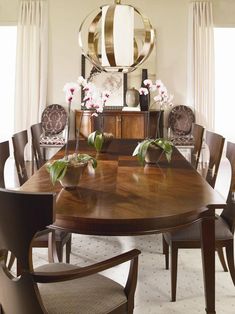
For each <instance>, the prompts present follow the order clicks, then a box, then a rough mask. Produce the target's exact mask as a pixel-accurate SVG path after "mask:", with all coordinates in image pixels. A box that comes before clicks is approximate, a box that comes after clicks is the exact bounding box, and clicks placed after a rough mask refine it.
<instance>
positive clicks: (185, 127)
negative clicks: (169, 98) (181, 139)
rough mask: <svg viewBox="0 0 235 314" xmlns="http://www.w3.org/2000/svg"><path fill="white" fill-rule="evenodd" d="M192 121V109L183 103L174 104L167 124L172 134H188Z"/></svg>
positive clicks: (193, 118) (193, 116) (193, 119)
mask: <svg viewBox="0 0 235 314" xmlns="http://www.w3.org/2000/svg"><path fill="white" fill-rule="evenodd" d="M193 122H195V115H194V113H193V111H192V109H191V108H189V107H187V106H184V105H179V106H175V107H174V108H173V109H172V110H171V112H170V113H169V116H168V126H169V127H170V128H171V130H172V132H173V134H174V135H179V136H182V135H187V134H189V133H190V132H191V128H192V123H193Z"/></svg>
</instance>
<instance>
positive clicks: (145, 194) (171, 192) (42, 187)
mask: <svg viewBox="0 0 235 314" xmlns="http://www.w3.org/2000/svg"><path fill="white" fill-rule="evenodd" d="M137 143H138V139H113V140H112V142H111V143H110V145H109V147H108V148H107V149H106V151H105V152H99V153H96V151H95V150H94V148H93V147H90V146H89V145H88V144H87V141H86V140H80V141H79V153H87V154H90V155H91V156H93V157H95V158H96V159H97V162H98V166H97V168H96V169H93V168H92V166H91V165H88V166H87V168H86V170H85V171H84V173H83V175H82V177H81V179H80V182H79V185H78V186H77V188H75V189H64V188H62V186H61V185H60V183H59V182H58V183H56V184H55V185H53V184H52V183H51V180H50V177H49V173H48V171H47V166H46V165H44V166H42V167H41V168H40V169H39V170H38V171H36V172H35V173H34V174H33V175H32V176H31V177H30V178H29V180H28V181H27V182H26V183H25V184H24V185H22V186H21V187H20V190H21V191H24V192H29V191H30V192H36V193H38V192H54V193H56V201H55V219H54V223H53V224H52V225H51V226H49V227H50V228H53V229H55V228H57V229H60V230H64V231H67V232H72V233H78V234H86V235H102V236H103V235H106V236H135V235H147V234H154V233H163V232H166V231H171V230H175V229H178V228H183V227H185V226H188V225H189V224H192V223H194V222H196V221H198V220H200V221H201V251H202V269H203V276H204V292H205V311H206V313H208V314H214V313H216V311H215V219H216V216H215V209H218V208H224V207H225V205H226V203H225V200H224V198H223V197H222V196H221V195H220V194H219V193H218V192H217V191H215V190H214V189H213V188H212V187H211V186H210V185H209V184H208V183H207V182H206V180H205V179H204V178H203V177H202V176H201V175H200V174H199V173H198V172H197V171H196V170H195V169H194V168H193V167H192V166H191V164H190V163H189V162H188V161H187V160H186V159H185V158H184V156H183V155H182V154H181V153H180V152H179V151H178V150H177V148H176V147H174V149H173V154H172V160H171V162H168V161H167V160H166V159H165V158H164V157H162V159H161V160H160V161H158V163H155V164H145V165H144V166H143V165H141V164H140V163H139V161H138V160H137V158H136V157H135V156H132V152H133V150H134V148H135V147H136V145H137ZM74 148H75V141H70V142H69V152H70V154H73V153H74ZM63 156H64V149H61V150H60V151H59V152H58V153H56V155H55V156H53V157H52V159H59V158H62V157H63ZM38 215H39V216H40V213H38Z"/></svg>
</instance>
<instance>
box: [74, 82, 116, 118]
mask: <svg viewBox="0 0 235 314" xmlns="http://www.w3.org/2000/svg"><path fill="white" fill-rule="evenodd" d="M78 84H79V85H80V86H82V88H83V90H84V92H85V97H84V98H83V101H84V105H85V107H86V108H87V109H94V110H95V112H94V113H93V114H92V115H93V116H98V114H99V113H102V112H103V110H104V105H105V103H106V101H107V99H108V98H109V96H110V94H111V93H110V91H108V90H101V89H100V88H98V87H96V86H95V84H94V83H92V82H87V80H85V79H84V78H83V77H82V76H79V78H78Z"/></svg>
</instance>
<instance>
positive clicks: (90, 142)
mask: <svg viewBox="0 0 235 314" xmlns="http://www.w3.org/2000/svg"><path fill="white" fill-rule="evenodd" d="M95 137H96V131H95V132H92V133H91V134H89V135H88V138H87V142H88V145H90V146H92V147H94V143H95Z"/></svg>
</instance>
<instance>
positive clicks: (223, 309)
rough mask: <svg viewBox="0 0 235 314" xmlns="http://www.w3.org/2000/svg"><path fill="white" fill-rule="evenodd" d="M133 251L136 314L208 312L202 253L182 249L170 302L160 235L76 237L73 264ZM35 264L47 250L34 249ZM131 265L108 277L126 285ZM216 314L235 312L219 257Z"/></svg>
mask: <svg viewBox="0 0 235 314" xmlns="http://www.w3.org/2000/svg"><path fill="white" fill-rule="evenodd" d="M132 248H138V249H140V250H141V252H142V254H141V255H140V258H139V276H138V286H137V290H136V297H135V312H134V313H135V314H147V313H152V314H155V313H159V314H171V313H178V314H182V313H187V314H194V313H195V314H196V313H205V310H204V308H205V303H204V290H203V278H202V266H201V254H200V250H180V251H179V265H178V288H177V300H176V302H170V271H168V270H165V269H164V265H165V261H164V256H163V254H162V247H161V235H148V236H138V237H97V236H85V235H77V234H74V235H73V243H72V254H71V263H72V264H77V265H80V266H83V265H88V264H92V263H94V262H96V261H102V260H104V259H107V258H109V257H112V256H114V255H117V254H120V253H122V252H125V251H127V250H129V249H132ZM34 253H35V254H34V264H35V266H36V265H40V264H43V263H45V262H46V261H47V250H46V249H34ZM127 267H128V265H125V264H124V265H122V266H120V267H116V268H114V269H112V270H109V271H106V272H105V274H106V275H107V276H109V277H110V278H112V279H115V280H116V281H118V282H119V283H121V284H124V282H125V278H126V277H125V274H126V272H127ZM216 311H217V314H234V313H235V288H234V286H233V283H232V280H231V278H230V275H229V273H225V272H223V270H222V267H221V265H220V263H219V261H218V258H216Z"/></svg>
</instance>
